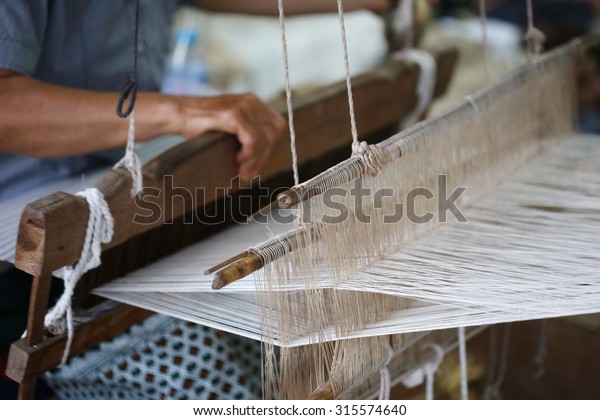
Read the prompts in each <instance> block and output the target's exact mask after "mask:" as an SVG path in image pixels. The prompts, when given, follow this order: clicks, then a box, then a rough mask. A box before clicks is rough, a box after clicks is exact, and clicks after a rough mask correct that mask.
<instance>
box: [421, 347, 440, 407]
mask: <svg viewBox="0 0 600 420" xmlns="http://www.w3.org/2000/svg"><path fill="white" fill-rule="evenodd" d="M426 347H428V348H431V349H432V350H433V351H434V352H435V357H434V359H433V360H432V361H431V362H429V363H427V364H426V365H425V366H423V372H424V373H425V378H426V379H427V382H426V383H425V397H426V398H427V399H428V400H433V385H434V380H435V374H436V373H437V371H438V369H439V368H440V365H441V364H442V360H444V348H443V347H442V346H440V345H438V344H435V343H429V344H428V345H427V346H426Z"/></svg>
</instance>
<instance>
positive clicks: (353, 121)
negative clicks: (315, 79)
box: [337, 0, 359, 154]
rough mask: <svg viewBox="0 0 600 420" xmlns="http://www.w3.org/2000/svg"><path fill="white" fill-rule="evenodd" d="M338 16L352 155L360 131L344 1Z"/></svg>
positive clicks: (340, 4) (339, 4)
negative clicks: (353, 95) (357, 121)
mask: <svg viewBox="0 0 600 420" xmlns="http://www.w3.org/2000/svg"><path fill="white" fill-rule="evenodd" d="M337 3H338V14H339V16H340V30H341V32H342V46H343V47H344V65H345V67H346V88H347V90H348V107H349V109H350V125H351V128H352V153H353V154H355V152H354V150H355V149H358V147H359V146H358V130H357V128H356V117H355V115H354V99H353V98H352V81H351V80H350V59H349V58H348V43H347V40H346V24H345V23H344V8H343V6H342V0H337Z"/></svg>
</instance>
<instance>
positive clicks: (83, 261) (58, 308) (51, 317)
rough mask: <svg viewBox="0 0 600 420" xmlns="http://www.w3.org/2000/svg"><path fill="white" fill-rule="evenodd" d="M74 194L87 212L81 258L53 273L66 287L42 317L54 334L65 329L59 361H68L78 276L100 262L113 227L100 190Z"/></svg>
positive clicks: (88, 190)
mask: <svg viewBox="0 0 600 420" xmlns="http://www.w3.org/2000/svg"><path fill="white" fill-rule="evenodd" d="M77 195H79V196H80V197H83V198H85V200H86V201H87V202H88V206H89V211H90V216H89V218H88V224H87V230H86V234H85V240H84V242H83V249H82V251H81V257H80V259H79V261H78V262H77V264H75V265H74V266H72V267H63V268H61V269H60V270H57V271H55V272H54V275H55V276H56V277H59V278H62V279H63V280H64V284H65V290H64V292H63V294H62V296H61V297H60V299H59V300H58V302H57V303H56V305H55V306H54V307H53V308H52V309H51V310H50V311H48V313H47V314H46V317H45V320H44V324H45V325H46V326H47V327H48V329H49V330H50V331H51V332H53V333H54V334H63V333H64V332H65V331H66V332H67V344H66V345H65V350H64V353H63V357H62V361H61V363H62V364H64V363H65V362H66V361H67V358H68V356H69V351H70V349H71V344H72V342H73V308H72V307H71V299H72V297H73V291H74V290H75V286H76V285H77V282H78V281H79V279H80V278H81V276H83V275H84V274H85V273H86V272H87V271H89V270H91V269H93V268H96V267H98V266H99V265H100V263H101V262H100V254H101V252H102V247H101V245H102V244H103V243H108V242H110V241H111V240H112V235H113V229H114V221H113V218H112V215H111V213H110V209H109V208H108V204H107V203H106V201H105V200H104V196H103V195H102V193H101V192H100V190H98V189H97V188H89V189H87V190H85V191H83V192H80V193H78V194H77Z"/></svg>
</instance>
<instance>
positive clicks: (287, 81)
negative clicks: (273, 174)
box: [277, 0, 300, 185]
mask: <svg viewBox="0 0 600 420" xmlns="http://www.w3.org/2000/svg"><path fill="white" fill-rule="evenodd" d="M277 3H278V5H279V25H280V33H281V51H282V53H283V72H284V77H285V98H286V101H287V110H288V125H289V127H290V140H291V141H290V146H291V149H292V169H293V170H294V185H298V184H299V183H300V177H299V175H298V154H297V152H296V130H295V129H294V109H293V107H292V88H291V86H290V67H289V60H288V51H287V39H286V36H285V15H284V11H283V0H277Z"/></svg>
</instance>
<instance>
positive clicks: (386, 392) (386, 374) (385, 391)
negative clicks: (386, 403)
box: [379, 346, 394, 401]
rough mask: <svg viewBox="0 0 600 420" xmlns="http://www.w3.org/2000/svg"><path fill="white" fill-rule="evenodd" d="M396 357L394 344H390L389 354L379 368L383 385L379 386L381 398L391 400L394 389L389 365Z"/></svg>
mask: <svg viewBox="0 0 600 420" xmlns="http://www.w3.org/2000/svg"><path fill="white" fill-rule="evenodd" d="M393 357H394V349H393V348H392V346H388V354H387V357H386V359H385V361H384V362H383V365H382V366H381V368H380V369H379V375H380V376H381V387H380V388H379V400H382V401H383V400H389V399H390V393H391V391H392V381H391V378H390V370H389V369H388V365H389V364H390V362H391V361H392V358H393Z"/></svg>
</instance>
